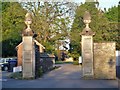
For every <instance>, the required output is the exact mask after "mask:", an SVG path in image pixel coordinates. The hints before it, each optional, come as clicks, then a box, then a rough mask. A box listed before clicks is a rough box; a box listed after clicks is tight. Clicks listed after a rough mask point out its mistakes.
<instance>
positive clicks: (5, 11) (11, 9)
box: [2, 2, 26, 57]
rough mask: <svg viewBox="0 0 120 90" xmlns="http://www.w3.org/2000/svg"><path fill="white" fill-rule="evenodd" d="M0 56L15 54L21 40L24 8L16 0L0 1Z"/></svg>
mask: <svg viewBox="0 0 120 90" xmlns="http://www.w3.org/2000/svg"><path fill="white" fill-rule="evenodd" d="M2 7H3V8H2V56H3V57H7V56H15V55H16V50H15V47H16V45H18V44H19V43H20V41H21V31H22V30H23V27H25V26H24V16H25V14H26V10H25V9H23V8H22V6H21V5H20V3H17V2H3V3H2Z"/></svg>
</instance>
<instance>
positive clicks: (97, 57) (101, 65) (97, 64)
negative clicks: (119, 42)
mask: <svg viewBox="0 0 120 90" xmlns="http://www.w3.org/2000/svg"><path fill="white" fill-rule="evenodd" d="M115 51H116V48H115V43H114V42H113V43H112V42H111V43H94V77H95V78H96V79H115V78H116V54H115Z"/></svg>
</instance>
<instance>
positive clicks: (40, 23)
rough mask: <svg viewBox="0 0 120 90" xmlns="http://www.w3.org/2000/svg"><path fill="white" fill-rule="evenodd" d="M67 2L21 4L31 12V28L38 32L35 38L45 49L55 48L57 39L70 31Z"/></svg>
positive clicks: (51, 49) (63, 37) (62, 37)
mask: <svg viewBox="0 0 120 90" xmlns="http://www.w3.org/2000/svg"><path fill="white" fill-rule="evenodd" d="M69 4H71V3H68V2H30V3H26V4H25V3H23V4H22V5H23V6H24V7H25V8H26V9H28V10H29V11H31V12H32V13H33V24H32V29H34V31H35V32H36V33H37V34H38V36H37V40H38V41H39V42H40V43H42V44H43V45H44V46H46V49H47V51H53V50H54V49H55V42H56V41H57V40H61V39H65V38H66V36H68V31H70V27H69V23H70V18H69V17H68V16H69V13H70V11H71V8H70V5H69Z"/></svg>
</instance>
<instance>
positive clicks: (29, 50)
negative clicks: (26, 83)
mask: <svg viewBox="0 0 120 90" xmlns="http://www.w3.org/2000/svg"><path fill="white" fill-rule="evenodd" d="M22 63H23V64H22V66H23V78H34V77H35V50H34V43H33V38H32V36H24V37H23V62H22Z"/></svg>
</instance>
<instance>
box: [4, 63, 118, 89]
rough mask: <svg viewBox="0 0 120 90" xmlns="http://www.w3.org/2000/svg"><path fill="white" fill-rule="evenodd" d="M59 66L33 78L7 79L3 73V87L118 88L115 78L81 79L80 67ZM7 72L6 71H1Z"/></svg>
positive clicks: (70, 65)
mask: <svg viewBox="0 0 120 90" xmlns="http://www.w3.org/2000/svg"><path fill="white" fill-rule="evenodd" d="M60 66H61V67H60V68H58V69H56V70H53V71H50V72H48V73H46V74H44V76H43V77H41V78H39V79H35V80H15V79H8V78H7V77H6V76H4V75H3V79H7V80H6V81H2V86H3V88H118V81H117V80H83V79H82V78H81V77H82V73H81V67H80V66H78V65H72V64H60ZM3 74H5V75H6V74H7V75H8V73H3Z"/></svg>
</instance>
